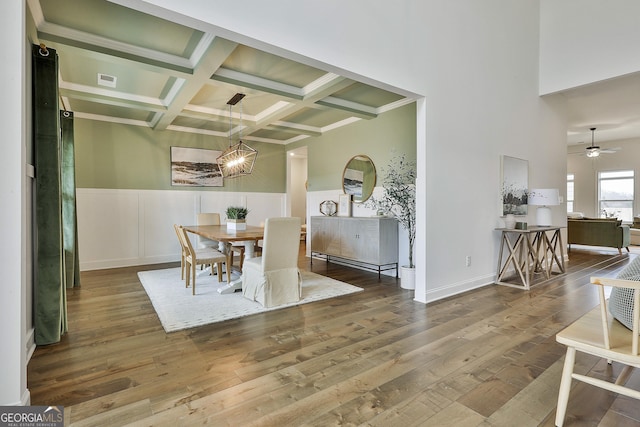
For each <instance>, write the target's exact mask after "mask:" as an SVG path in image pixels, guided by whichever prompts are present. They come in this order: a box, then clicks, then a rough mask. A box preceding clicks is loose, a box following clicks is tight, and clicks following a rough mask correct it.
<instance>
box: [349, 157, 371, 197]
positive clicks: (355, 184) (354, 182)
mask: <svg viewBox="0 0 640 427" xmlns="http://www.w3.org/2000/svg"><path fill="white" fill-rule="evenodd" d="M375 186H376V167H375V165H374V164H373V161H372V160H371V159H370V158H369V157H368V156H365V155H362V154H359V155H357V156H354V157H352V158H351V160H349V161H348V162H347V165H346V166H345V167H344V172H342V190H343V191H344V192H345V194H351V197H352V200H353V201H354V202H356V203H362V202H365V201H367V199H368V198H369V197H371V193H373V189H374V188H375Z"/></svg>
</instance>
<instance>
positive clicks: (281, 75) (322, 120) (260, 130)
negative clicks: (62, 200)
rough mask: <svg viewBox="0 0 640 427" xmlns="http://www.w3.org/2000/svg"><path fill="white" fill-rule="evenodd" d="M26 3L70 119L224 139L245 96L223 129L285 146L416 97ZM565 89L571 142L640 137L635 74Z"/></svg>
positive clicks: (96, 5) (79, 8) (115, 17)
mask: <svg viewBox="0 0 640 427" xmlns="http://www.w3.org/2000/svg"><path fill="white" fill-rule="evenodd" d="M27 4H28V7H29V10H30V11H31V14H32V15H33V17H34V20H35V22H36V27H37V37H38V39H39V42H41V43H44V44H46V46H48V47H51V48H54V49H56V51H57V52H58V55H59V58H60V60H59V63H60V94H61V99H62V101H63V103H64V107H65V108H67V109H68V110H71V111H73V112H74V113H75V115H76V116H77V117H81V118H90V119H94V120H104V121H111V122H120V123H127V124H132V125H139V126H146V127H150V128H153V129H156V130H162V129H170V130H175V131H182V132H192V133H202V134H208V135H214V136H220V137H225V138H226V137H229V128H230V121H229V114H230V112H229V107H228V105H227V101H228V100H229V99H231V97H232V96H233V95H234V94H236V93H244V94H246V97H245V99H244V100H243V102H242V103H241V104H238V105H236V106H235V107H233V109H232V111H231V115H232V123H231V125H232V126H231V127H232V131H231V136H233V137H236V136H237V135H238V134H241V135H242V139H243V140H247V141H250V140H253V141H261V142H268V143H275V144H288V143H291V142H295V141H298V140H301V139H304V138H307V137H310V136H319V135H322V134H324V133H325V132H328V131H330V130H332V129H335V128H337V127H340V126H345V125H348V124H350V123H353V122H354V121H356V120H369V119H373V118H375V117H376V116H377V115H379V114H381V113H383V112H385V111H388V110H391V109H394V108H397V107H400V106H403V105H405V104H407V103H411V102H413V101H414V100H413V99H409V98H406V97H404V96H403V95H399V94H397V93H393V92H389V91H387V90H383V89H380V88H376V87H374V86H371V85H367V84H363V83H360V82H357V81H354V80H352V79H349V78H346V77H344V76H340V75H337V74H333V73H330V72H326V71H324V70H321V69H318V68H314V67H311V66H308V65H305V64H301V63H298V62H294V61H291V60H289V59H286V58H282V57H278V56H275V55H272V54H269V53H266V52H263V51H260V50H256V49H254V48H251V47H248V46H244V45H240V44H237V43H234V42H232V41H229V40H225V39H223V38H221V37H218V35H216V34H213V33H208V32H204V31H202V30H198V29H196V28H191V27H189V26H185V25H183V24H180V23H176V22H171V21H169V20H165V19H162V18H160V17H156V16H151V15H148V14H145V13H143V12H140V11H137V10H133V9H129V8H126V7H124V6H120V5H117V4H114V3H111V2H108V1H106V0H27ZM99 75H104V76H105V77H103V78H102V79H99V77H98V76H99ZM99 80H100V81H101V82H102V83H103V84H105V83H106V84H108V83H110V82H112V81H113V82H114V83H115V85H113V86H114V87H111V86H108V85H107V86H105V85H103V84H100V83H99ZM562 95H563V96H565V97H566V100H567V106H568V110H569V111H568V118H569V122H568V133H567V143H568V144H569V145H574V144H580V143H588V142H590V138H591V133H590V131H589V128H590V127H596V128H597V131H596V138H597V141H598V142H604V141H608V140H614V139H627V138H640V73H636V74H633V75H629V76H624V77H620V78H617V79H611V80H608V81H604V82H599V83H594V84H592V85H588V86H584V87H580V88H575V89H571V90H567V91H564V92H562ZM241 118H242V120H240V119H241ZM241 122H242V123H241Z"/></svg>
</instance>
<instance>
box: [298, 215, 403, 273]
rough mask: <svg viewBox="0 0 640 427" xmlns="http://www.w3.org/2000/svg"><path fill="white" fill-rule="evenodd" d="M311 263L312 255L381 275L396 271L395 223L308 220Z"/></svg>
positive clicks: (369, 219)
mask: <svg viewBox="0 0 640 427" xmlns="http://www.w3.org/2000/svg"><path fill="white" fill-rule="evenodd" d="M310 233H311V262H312V263H313V256H314V254H317V255H324V257H325V259H326V261H327V262H329V260H330V258H332V257H333V258H339V260H340V261H341V262H342V263H344V264H349V265H353V266H356V267H361V268H367V269H373V270H376V271H378V277H380V272H381V271H385V270H392V269H395V270H396V278H397V277H398V221H396V220H395V219H394V218H386V217H334V216H312V217H311V230H310Z"/></svg>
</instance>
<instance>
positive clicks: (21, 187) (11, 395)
mask: <svg viewBox="0 0 640 427" xmlns="http://www.w3.org/2000/svg"><path fill="white" fill-rule="evenodd" d="M25 33H26V28H25V3H24V2H23V1H20V2H17V1H13V2H8V3H6V4H3V5H2V14H0V34H1V35H2V42H3V50H2V59H3V62H4V64H5V66H3V67H0V88H1V91H2V99H1V100H0V112H1V113H2V133H3V139H2V140H3V142H2V166H1V167H0V181H1V182H2V185H0V200H2V208H1V209H0V234H2V240H3V242H4V244H3V245H1V247H0V260H1V261H0V263H1V267H2V268H0V271H2V286H0V304H1V305H2V308H0V324H2V325H3V327H2V328H0V342H1V343H2V348H3V350H2V351H0V366H2V369H1V370H0V405H20V404H22V405H25V404H29V401H30V397H29V391H28V390H27V368H26V367H27V358H28V354H29V352H28V351H27V341H28V338H27V335H28V333H29V331H27V319H26V314H27V313H30V311H29V310H28V309H27V300H26V296H27V285H30V283H29V284H27V280H26V279H27V277H28V275H27V272H26V265H27V261H28V255H27V248H28V247H29V245H28V244H27V243H26V242H27V238H26V236H27V222H26V221H27V219H28V218H27V203H26V194H27V192H26V185H27V181H26V180H27V178H26V171H25V166H26V165H25V162H26V147H25V146H26V141H27V135H28V134H29V133H28V132H27V131H26V129H25V128H26V123H27V122H26V120H25V118H26V117H27V108H28V107H29V106H30V105H31V104H30V103H29V102H28V101H27V99H25V98H26V96H25V95H26V93H31V92H26V88H25V79H26V76H27V75H28V74H29V72H28V71H27V63H28V62H26V61H27V60H26V58H25V45H26V43H27V42H26V40H25ZM6 64H11V66H6Z"/></svg>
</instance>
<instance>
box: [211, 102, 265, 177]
mask: <svg viewBox="0 0 640 427" xmlns="http://www.w3.org/2000/svg"><path fill="white" fill-rule="evenodd" d="M244 97H245V95H244V94H243V93H236V94H235V95H234V96H233V97H232V98H231V99H230V100H229V101H227V105H229V148H227V149H226V150H225V151H224V152H223V153H222V154H221V155H220V156H219V157H218V158H217V159H216V163H218V167H219V168H220V172H222V176H223V177H224V178H236V177H238V176H242V175H249V174H251V172H252V171H253V165H254V164H255V162H256V157H257V156H258V151H256V150H254V149H253V148H251V147H249V146H248V145H247V144H245V143H244V142H242V140H241V139H240V133H239V134H238V143H237V144H233V143H232V141H231V130H232V124H231V108H232V107H233V106H234V105H236V104H237V103H238V102H240V101H241V100H242V98H244ZM240 129H242V103H240Z"/></svg>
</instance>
